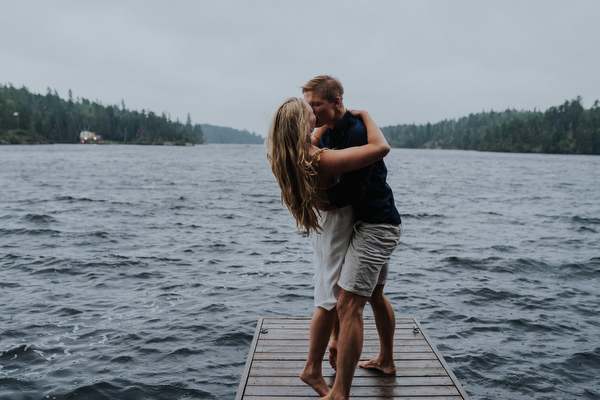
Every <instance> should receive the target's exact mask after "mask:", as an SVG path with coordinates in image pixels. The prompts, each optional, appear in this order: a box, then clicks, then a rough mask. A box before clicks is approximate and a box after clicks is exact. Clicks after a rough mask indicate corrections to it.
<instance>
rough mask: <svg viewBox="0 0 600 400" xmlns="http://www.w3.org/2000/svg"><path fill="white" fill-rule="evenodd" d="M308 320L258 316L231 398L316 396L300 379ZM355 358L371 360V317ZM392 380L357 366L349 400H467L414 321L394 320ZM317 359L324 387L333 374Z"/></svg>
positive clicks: (374, 345)
mask: <svg viewBox="0 0 600 400" xmlns="http://www.w3.org/2000/svg"><path fill="white" fill-rule="evenodd" d="M309 325H310V318H260V319H259V320H258V325H257V327H256V333H255V334H254V339H253V340H252V345H251V348H250V352H249V354H248V358H247V360H246V368H245V369H244V373H243V374H242V378H241V381H240V385H239V388H238V392H237V396H236V400H258V399H265V400H284V399H285V400H304V399H307V400H308V399H316V398H318V397H319V396H318V395H317V394H316V393H315V392H314V391H313V390H312V389H311V388H310V387H309V386H307V385H306V384H304V383H303V382H302V381H301V380H300V378H299V375H300V372H302V368H303V367H304V363H305V361H306V356H307V354H308V337H309ZM364 326H365V333H364V344H363V353H362V356H361V360H368V359H371V358H373V357H375V356H376V355H377V354H378V352H379V339H378V337H377V331H376V328H375V322H374V321H373V320H372V319H370V320H369V319H366V320H365V323H364ZM394 356H395V360H396V368H397V374H396V376H388V375H383V374H381V373H379V372H378V371H373V370H366V369H362V368H360V367H357V369H356V373H355V375H354V381H353V383H352V390H351V392H350V397H351V398H352V399H369V400H391V399H403V400H409V399H412V400H417V399H418V400H461V399H465V400H466V399H469V397H468V395H467V393H466V392H465V391H464V389H463V388H462V386H461V385H460V383H459V382H458V380H457V379H456V376H454V373H452V371H451V370H450V368H449V367H448V365H447V364H446V362H445V361H444V358H443V357H442V355H441V354H440V352H439V351H438V350H437V349H436V347H435V345H434V344H433V342H432V341H431V339H430V338H429V337H428V336H427V334H426V333H425V332H424V331H423V328H422V327H421V325H420V324H419V322H418V321H417V320H415V319H413V318H397V319H396V333H395V341H394ZM328 357H329V354H328V353H325V359H324V360H323V375H324V377H325V380H326V381H327V384H328V386H329V387H331V386H332V385H333V380H334V377H335V371H334V370H333V369H332V368H331V367H330V366H329V362H328V361H327V359H328Z"/></svg>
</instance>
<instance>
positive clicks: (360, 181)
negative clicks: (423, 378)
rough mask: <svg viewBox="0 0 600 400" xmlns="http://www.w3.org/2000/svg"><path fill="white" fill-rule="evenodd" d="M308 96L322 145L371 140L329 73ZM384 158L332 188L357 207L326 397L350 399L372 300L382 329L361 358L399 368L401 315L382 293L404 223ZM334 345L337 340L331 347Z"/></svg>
mask: <svg viewBox="0 0 600 400" xmlns="http://www.w3.org/2000/svg"><path fill="white" fill-rule="evenodd" d="M302 93H303V94H304V99H305V100H306V101H307V102H308V103H309V104H310V106H311V107H312V109H313V111H314V113H315V116H316V126H317V127H320V126H326V127H327V128H328V129H327V130H326V131H324V132H322V131H321V136H320V137H319V138H316V139H315V141H316V140H318V141H319V143H320V147H328V148H336V149H343V148H347V147H352V146H360V145H363V144H366V143H367V131H366V127H365V125H364V123H363V122H362V121H361V120H360V119H358V118H355V117H353V116H352V114H350V113H349V112H348V111H346V109H345V108H344V105H343V101H342V100H343V93H344V89H343V87H342V85H341V83H340V82H339V81H338V80H337V79H335V78H333V77H331V76H327V75H323V76H318V77H316V78H313V79H311V80H310V81H309V82H308V83H306V85H304V86H303V87H302ZM386 176H387V169H386V167H385V164H384V162H383V160H381V161H378V162H376V163H374V164H372V165H370V166H368V167H365V168H363V169H360V170H357V171H352V172H349V173H345V174H343V176H342V177H341V179H340V182H339V183H338V184H337V185H335V186H334V187H332V188H329V189H328V190H327V197H328V199H329V202H330V204H331V205H333V206H336V207H345V206H347V205H352V206H353V207H354V215H355V217H354V218H355V225H354V232H353V235H352V238H351V241H350V245H349V247H348V251H347V252H346V256H345V258H344V264H343V267H342V272H341V275H340V278H339V281H338V285H339V286H340V288H341V290H340V296H339V299H338V303H337V315H338V319H339V337H338V343H337V360H334V366H335V367H336V370H337V374H336V379H335V383H334V385H333V387H332V389H331V391H330V392H329V393H328V394H327V395H326V396H325V397H323V398H322V399H348V398H349V395H350V387H351V385H352V379H353V377H354V371H355V369H356V365H357V363H358V361H359V359H360V355H361V352H362V343H363V319H362V315H363V310H364V307H365V304H366V303H367V301H368V302H369V303H370V304H371V306H372V307H373V315H374V317H375V324H376V326H377V332H378V334H379V342H380V353H379V355H378V357H376V358H374V359H372V360H369V361H366V362H363V363H361V364H360V365H361V367H363V368H374V369H378V370H380V371H382V372H383V373H386V374H395V373H396V366H395V363H394V353H393V341H394V330H395V326H396V320H395V315H394V310H393V308H392V306H391V304H390V302H389V301H388V299H387V298H386V297H385V295H384V294H383V288H384V285H385V281H386V278H387V273H388V267H389V259H390V256H391V254H392V252H393V251H394V249H395V248H396V246H397V245H398V241H399V239H400V234H401V232H402V225H401V223H402V222H401V219H400V214H399V213H398V210H397V209H396V206H395V204H394V197H393V194H392V190H391V188H390V187H389V186H388V185H387V183H386ZM331 351H335V345H334V346H332V347H330V352H331Z"/></svg>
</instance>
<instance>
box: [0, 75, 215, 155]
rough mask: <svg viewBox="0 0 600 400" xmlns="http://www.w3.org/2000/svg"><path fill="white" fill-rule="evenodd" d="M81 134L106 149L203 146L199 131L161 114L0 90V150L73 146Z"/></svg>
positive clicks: (53, 95)
mask: <svg viewBox="0 0 600 400" xmlns="http://www.w3.org/2000/svg"><path fill="white" fill-rule="evenodd" d="M81 131H91V132H94V133H95V134H97V135H100V136H101V137H102V141H104V142H107V143H126V144H155V145H161V144H167V143H168V144H178V145H183V144H186V143H193V144H200V143H204V137H203V134H202V128H201V127H200V125H199V124H196V125H192V122H191V120H190V117H189V114H188V118H187V121H186V123H185V124H183V123H181V122H179V121H171V119H170V117H169V116H167V115H165V113H162V115H157V114H155V113H154V112H152V111H149V112H146V111H145V110H142V111H141V112H138V111H130V110H128V109H127V108H126V107H125V103H124V102H122V103H121V106H120V107H119V106H116V105H109V106H104V105H103V104H101V103H100V102H98V101H95V102H91V101H89V100H87V99H84V98H82V99H79V98H78V99H76V100H73V98H72V95H71V91H70V90H69V99H68V100H64V99H61V98H60V97H59V95H58V93H56V90H55V91H54V92H52V91H51V90H50V88H48V92H47V93H46V95H41V94H34V93H31V92H29V90H28V89H27V88H26V87H22V88H20V89H17V88H15V87H13V86H12V85H0V144H38V143H39V144H41V143H78V142H79V141H80V137H79V134H80V132H81Z"/></svg>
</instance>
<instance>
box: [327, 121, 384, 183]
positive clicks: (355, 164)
mask: <svg viewBox="0 0 600 400" xmlns="http://www.w3.org/2000/svg"><path fill="white" fill-rule="evenodd" d="M350 112H351V113H352V115H354V116H359V117H361V118H362V120H363V122H364V123H365V126H366V128H367V141H368V143H367V144H365V145H362V146H355V147H348V148H347V149H342V150H327V151H325V152H323V153H322V154H321V160H320V162H319V174H323V175H325V176H327V175H335V174H339V173H342V172H348V171H354V170H356V169H360V168H363V167H366V166H367V165H370V164H373V163H374V162H375V161H379V160H381V159H382V158H383V157H385V156H386V155H387V154H388V153H389V152H390V146H389V144H388V142H387V140H385V137H384V136H383V133H382V132H381V130H380V129H379V127H378V126H377V124H376V123H375V121H373V119H372V118H371V116H370V115H369V113H367V112H366V111H357V110H350Z"/></svg>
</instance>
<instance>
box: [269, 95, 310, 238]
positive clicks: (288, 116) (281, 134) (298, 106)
mask: <svg viewBox="0 0 600 400" xmlns="http://www.w3.org/2000/svg"><path fill="white" fill-rule="evenodd" d="M307 107H308V105H307V104H306V102H305V101H304V100H303V99H300V98H297V97H291V98H289V99H287V100H286V101H285V102H284V103H283V104H282V105H281V106H280V107H279V108H278V109H277V112H276V113H275V115H274V116H273V120H272V121H271V127H270V129H269V135H268V136H267V139H266V140H265V150H266V152H267V156H268V158H269V161H270V163H271V169H272V170H273V174H274V175H275V178H276V179H277V183H278V184H279V188H280V189H281V201H282V203H284V204H285V205H286V206H287V208H288V209H289V210H290V212H291V213H292V215H293V216H294V218H295V219H296V226H297V227H298V229H300V228H304V229H306V231H307V234H308V235H310V233H311V232H320V231H321V226H320V225H319V211H318V210H317V209H316V207H315V188H316V184H317V174H318V169H317V165H316V163H318V158H319V155H320V153H317V155H316V156H311V154H310V148H311V143H310V134H311V132H310V119H309V117H310V114H309V112H308V108H307Z"/></svg>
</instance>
